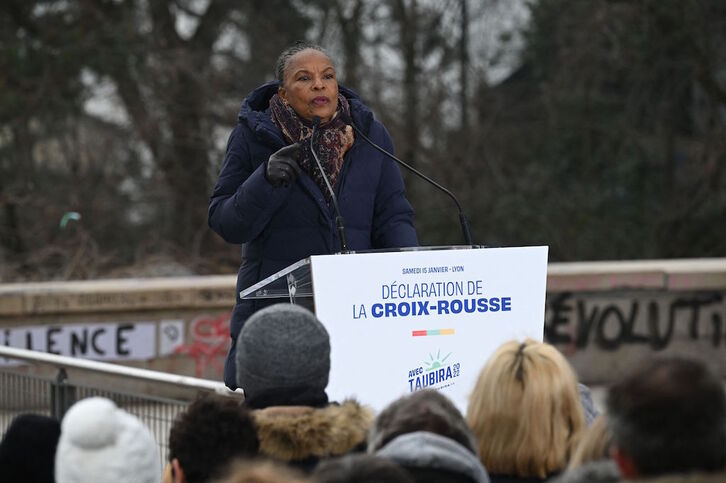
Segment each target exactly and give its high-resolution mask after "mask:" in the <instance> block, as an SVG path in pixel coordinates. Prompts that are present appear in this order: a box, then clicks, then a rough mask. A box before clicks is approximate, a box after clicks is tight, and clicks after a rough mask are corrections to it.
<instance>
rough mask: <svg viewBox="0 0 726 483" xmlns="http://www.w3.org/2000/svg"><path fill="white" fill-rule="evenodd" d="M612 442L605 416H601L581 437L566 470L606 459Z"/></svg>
mask: <svg viewBox="0 0 726 483" xmlns="http://www.w3.org/2000/svg"><path fill="white" fill-rule="evenodd" d="M612 441H613V435H612V433H610V429H609V428H608V425H607V422H606V421H605V416H603V415H602V414H601V415H599V416H598V417H597V418H595V421H593V422H592V424H591V425H590V427H589V428H587V430H586V431H585V433H584V434H583V435H582V438H581V439H580V443H579V444H578V445H577V448H575V451H574V453H572V458H570V464H569V465H568V466H567V469H568V470H572V469H575V468H577V467H580V466H582V465H583V464H584V463H587V462H590V461H597V460H603V459H608V458H609V457H610V455H609V453H610V446H611V444H612Z"/></svg>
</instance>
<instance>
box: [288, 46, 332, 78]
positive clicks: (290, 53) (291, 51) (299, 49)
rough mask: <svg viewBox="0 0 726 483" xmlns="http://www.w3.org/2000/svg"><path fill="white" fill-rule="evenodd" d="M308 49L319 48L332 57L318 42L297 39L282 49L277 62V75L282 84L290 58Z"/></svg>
mask: <svg viewBox="0 0 726 483" xmlns="http://www.w3.org/2000/svg"><path fill="white" fill-rule="evenodd" d="M307 49H313V50H317V51H318V52H322V53H323V54H325V55H327V56H328V58H330V55H329V54H328V52H327V51H326V50H325V49H324V48H322V47H321V46H319V45H318V44H314V43H312V42H308V41H307V40H298V41H296V42H295V43H294V44H292V45H291V46H289V47H287V48H286V49H285V50H283V51H282V53H281V54H280V56H279V57H278V58H277V62H276V63H275V76H276V77H277V81H278V82H279V83H280V84H282V83H283V81H284V80H285V69H287V66H288V64H289V63H290V59H292V57H293V56H294V55H295V54H298V53H300V52H302V51H303V50H307Z"/></svg>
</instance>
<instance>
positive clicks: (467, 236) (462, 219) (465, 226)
mask: <svg viewBox="0 0 726 483" xmlns="http://www.w3.org/2000/svg"><path fill="white" fill-rule="evenodd" d="M340 118H341V119H342V120H343V122H345V123H346V124H350V125H351V126H353V129H354V130H355V132H356V133H357V134H359V135H360V136H361V137H362V138H363V139H365V140H366V142H367V143H368V144H370V145H371V146H373V147H374V148H376V149H377V150H378V151H380V152H382V153H383V154H385V155H386V156H388V157H389V158H391V159H393V160H394V161H395V162H397V163H398V164H400V165H401V166H403V167H404V168H406V169H408V170H409V171H411V172H412V173H413V174H415V175H416V176H418V177H419V178H421V179H423V180H424V181H427V182H428V183H430V184H432V185H434V186H435V187H436V188H438V189H439V190H441V191H443V192H444V193H446V194H447V195H449V197H450V198H451V199H452V200H454V203H456V207H457V208H458V209H459V223H460V224H461V231H462V233H463V234H464V240H465V241H466V244H467V245H472V246H473V243H472V241H471V229H470V228H469V220H467V218H466V215H465V214H464V210H463V208H462V207H461V203H459V200H458V199H457V198H456V196H455V195H454V193H452V192H451V191H449V190H448V189H446V188H444V187H443V186H441V185H440V184H439V183H437V182H436V181H434V180H432V179H431V178H429V177H428V176H426V175H425V174H423V173H422V172H421V171H419V170H417V169H416V168H414V167H413V166H411V165H410V164H408V163H405V162H403V161H401V160H400V159H398V158H397V157H396V156H394V155H393V154H391V153H389V152H388V151H386V150H385V149H383V148H382V147H380V146H379V145H377V144H376V143H374V142H373V141H371V139H370V138H369V137H368V136H366V135H365V134H364V133H363V131H361V130H360V129H358V126H356V125H355V123H354V122H353V119H352V118H351V117H350V116H349V115H348V114H346V113H345V112H342V111H341V113H340Z"/></svg>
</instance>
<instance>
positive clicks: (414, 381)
mask: <svg viewBox="0 0 726 483" xmlns="http://www.w3.org/2000/svg"><path fill="white" fill-rule="evenodd" d="M451 354H452V353H451V352H449V353H448V354H446V355H445V356H443V357H441V349H439V350H438V352H437V353H436V357H434V355H433V354H429V357H428V359H427V360H425V361H424V363H423V365H422V366H419V367H416V368H415V369H411V370H409V371H408V388H409V391H410V392H414V391H420V390H421V389H427V388H428V389H443V388H445V387H449V386H453V385H454V384H455V381H454V379H456V378H457V377H459V375H460V374H461V364H460V363H458V362H452V361H450V357H451Z"/></svg>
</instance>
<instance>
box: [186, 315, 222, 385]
mask: <svg viewBox="0 0 726 483" xmlns="http://www.w3.org/2000/svg"><path fill="white" fill-rule="evenodd" d="M231 315H232V313H231V312H226V313H223V314H220V315H218V316H211V315H202V316H200V317H197V318H196V319H194V320H192V322H191V324H190V331H191V341H190V342H189V343H188V344H184V345H182V346H180V347H177V349H176V353H177V354H184V355H188V356H190V357H191V358H193V359H194V364H195V374H196V376H197V377H202V376H203V375H204V374H205V373H206V372H207V369H208V368H209V367H211V368H213V369H214V371H217V372H218V373H219V374H220V377H221V374H222V373H223V371H224V360H225V358H226V357H227V349H228V348H229V340H230V339H229V319H230V316H231Z"/></svg>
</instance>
